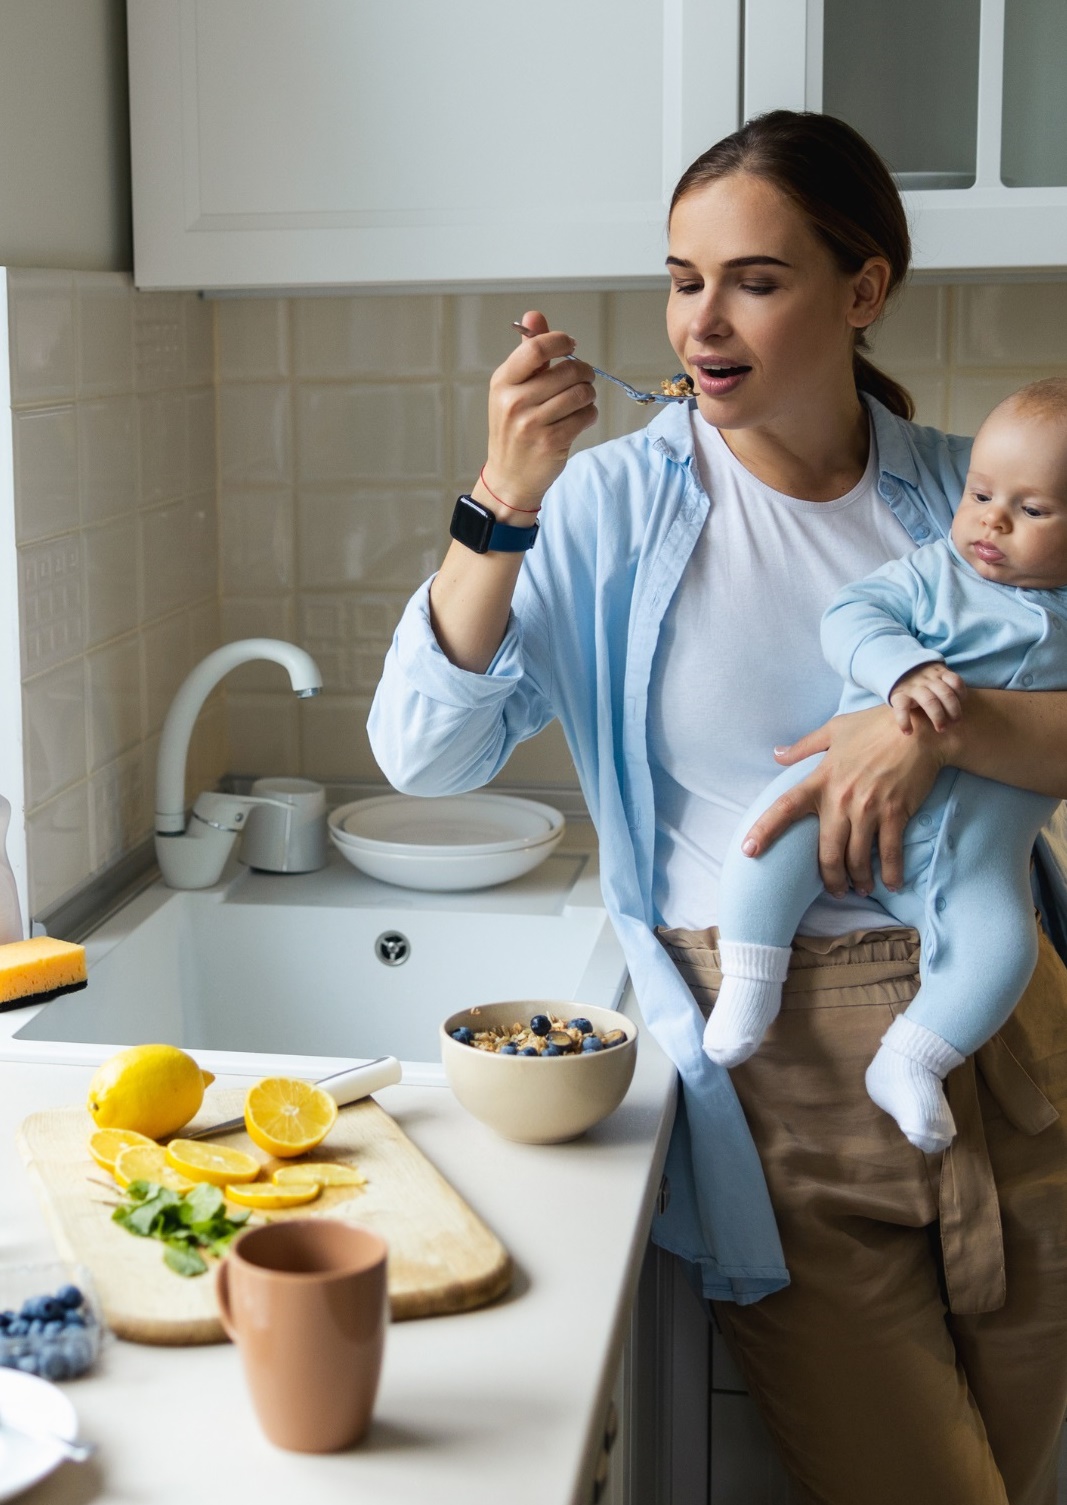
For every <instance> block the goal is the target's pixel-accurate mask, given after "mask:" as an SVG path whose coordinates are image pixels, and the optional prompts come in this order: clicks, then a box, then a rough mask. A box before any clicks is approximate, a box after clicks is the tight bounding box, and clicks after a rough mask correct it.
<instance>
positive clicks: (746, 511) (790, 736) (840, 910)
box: [649, 408, 916, 935]
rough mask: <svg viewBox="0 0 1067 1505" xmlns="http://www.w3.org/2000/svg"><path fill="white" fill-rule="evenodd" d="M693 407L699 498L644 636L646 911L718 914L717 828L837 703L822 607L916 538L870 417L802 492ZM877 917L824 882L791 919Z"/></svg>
mask: <svg viewBox="0 0 1067 1505" xmlns="http://www.w3.org/2000/svg"><path fill="white" fill-rule="evenodd" d="M692 423H693V432H694V439H695V442H696V453H697V465H698V469H699V474H700V479H701V481H702V483H703V486H704V489H705V491H706V492H707V494H708V496H709V497H710V498H711V507H710V509H709V512H708V516H707V518H706V520H705V523H704V527H703V529H702V530H701V534H700V537H699V539H698V540H697V544H696V547H695V549H694V550H693V553H692V556H691V557H690V559H689V561H688V563H687V565H686V568H685V571H684V573H683V575H682V578H681V580H680V581H679V584H678V589H677V590H676V592H675V594H674V598H673V600H672V601H671V603H670V606H669V607H668V608H667V613H666V616H665V618H664V621H663V627H662V630H661V633H660V639H659V644H658V646H657V649H656V658H655V663H654V667H653V674H652V687H651V691H650V696H649V759H650V764H651V772H652V779H653V784H654V787H655V805H656V851H655V877H654V882H653V901H654V903H655V907H656V910H657V918H658V919H659V921H660V922H661V923H663V924H666V925H669V926H684V927H686V928H689V929H701V928H703V927H704V926H705V925H714V924H715V922H716V917H717V914H718V893H719V877H720V874H721V871H722V859H723V854H724V852H725V850H726V843H727V841H728V840H729V839H730V837H731V836H732V835H733V833H734V831H735V829H736V827H737V823H738V820H739V818H740V816H741V815H742V814H743V812H744V811H745V810H746V809H747V807H748V806H749V805H750V804H751V803H752V801H753V800H754V799H755V798H756V796H757V795H758V794H759V792H760V791H761V789H762V788H763V787H764V785H765V784H767V783H768V782H769V781H770V780H771V779H773V778H774V777H775V776H776V774H778V773H780V772H781V769H780V767H779V765H778V764H777V763H776V762H775V761H774V755H773V749H774V748H775V747H776V746H782V745H783V744H787V743H790V742H794V741H795V740H796V739H797V738H798V737H799V736H801V735H802V733H804V732H808V731H812V730H814V728H815V727H817V726H820V725H821V724H822V723H823V722H824V721H826V720H827V719H828V718H829V717H830V716H832V715H833V714H834V712H835V711H836V709H837V703H838V700H839V698H840V695H841V681H840V679H839V678H838V676H837V675H836V674H835V673H834V671H833V670H832V669H831V668H830V667H829V665H828V664H827V663H826V661H825V660H824V658H823V656H822V649H821V647H820V645H819V622H820V619H821V617H822V614H823V612H824V611H825V610H826V608H827V606H829V604H830V601H831V600H832V598H833V597H834V595H835V594H836V593H837V591H838V590H840V588H841V587H842V586H843V585H845V584H847V583H848V582H849V581H850V580H858V579H859V578H860V577H862V576H864V575H868V574H870V572H871V571H872V570H874V569H877V568H878V566H879V565H882V564H885V562H886V561H887V560H889V559H898V558H900V557H902V556H903V555H905V554H910V553H911V552H912V550H913V549H914V548H915V547H916V544H915V543H914V541H913V540H912V539H911V538H910V537H909V535H908V533H907V531H906V530H905V529H904V528H903V527H902V525H901V524H900V523H899V522H897V520H896V518H895V517H894V515H893V513H892V512H891V511H890V509H889V507H888V506H887V505H886V503H885V502H883V501H882V499H881V497H880V496H879V495H878V492H877V489H876V482H877V477H878V457H877V455H876V453H875V444H874V433H873V429H872V432H871V447H870V456H869V458H868V461H867V468H866V470H865V471H864V473H863V475H862V477H861V478H860V481H859V483H858V484H857V485H856V486H854V487H853V489H852V490H851V491H850V492H849V493H848V494H847V495H846V496H843V497H839V498H838V499H837V501H833V502H805V501H800V500H798V499H797V498H796V497H791V496H785V495H784V494H783V493H782V492H779V491H773V490H772V489H771V488H770V487H769V486H766V485H764V484H763V482H762V481H759V480H757V479H756V477H755V476H753V475H751V474H750V473H749V472H748V471H747V470H746V469H745V468H744V466H743V465H742V464H741V463H740V461H738V460H737V459H736V458H735V457H734V455H733V453H732V452H731V450H730V449H729V447H728V445H727V443H726V441H725V440H724V439H723V437H722V435H721V434H720V433H719V431H718V429H716V428H713V427H712V426H711V424H709V423H707V422H706V420H705V419H703V418H702V417H701V416H700V413H699V412H698V411H697V410H696V409H695V408H694V409H693V410H692ZM884 918H885V911H884V910H883V909H882V908H881V906H880V905H878V904H877V903H875V901H874V900H873V899H862V898H860V897H858V896H857V895H856V894H853V893H850V894H849V896H848V897H847V898H845V899H832V898H830V896H829V895H823V896H822V897H821V898H819V899H818V900H817V901H816V903H815V904H813V905H812V907H811V908H810V909H809V910H808V912H807V914H806V915H805V916H804V920H803V922H802V924H801V927H800V928H801V930H802V931H803V932H804V933H805V934H808V935H843V934H844V933H845V932H846V931H849V930H854V929H859V928H861V927H862V926H871V925H878V924H880V923H881V922H882V921H883V920H884Z"/></svg>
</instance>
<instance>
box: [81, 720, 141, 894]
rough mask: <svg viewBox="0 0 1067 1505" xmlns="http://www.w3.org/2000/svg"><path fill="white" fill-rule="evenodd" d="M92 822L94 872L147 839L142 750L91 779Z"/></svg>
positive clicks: (109, 766)
mask: <svg viewBox="0 0 1067 1505" xmlns="http://www.w3.org/2000/svg"><path fill="white" fill-rule="evenodd" d="M89 820H90V841H91V853H92V865H93V870H94V871H98V870H99V869H100V868H102V867H106V866H107V865H108V864H109V863H112V862H116V861H117V860H118V859H119V858H120V857H121V856H122V855H123V853H124V852H128V851H130V850H131V848H133V847H135V846H136V845H137V844H138V842H141V841H143V840H144V839H145V837H146V836H148V834H149V832H150V831H151V829H152V822H151V818H150V809H149V799H148V790H147V788H146V783H145V771H144V755H143V752H142V749H141V748H140V747H135V748H134V749H133V750H132V751H131V752H128V753H126V755H125V756H124V757H121V758H116V759H115V761H114V763H109V764H108V765H107V767H106V768H101V769H100V770H99V771H98V772H97V773H94V774H93V776H92V777H91V778H90V780H89Z"/></svg>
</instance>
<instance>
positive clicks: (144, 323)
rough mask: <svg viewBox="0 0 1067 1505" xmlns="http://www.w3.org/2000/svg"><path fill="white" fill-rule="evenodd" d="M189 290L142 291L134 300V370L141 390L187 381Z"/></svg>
mask: <svg viewBox="0 0 1067 1505" xmlns="http://www.w3.org/2000/svg"><path fill="white" fill-rule="evenodd" d="M188 297H189V294H188V293H138V294H137V296H136V297H135V298H134V300H133V371H134V382H135V384H136V387H137V390H138V391H139V392H151V391H159V390H161V389H163V388H168V387H170V388H174V387H181V386H182V385H183V384H184V382H185V302H186V299H187V298H188Z"/></svg>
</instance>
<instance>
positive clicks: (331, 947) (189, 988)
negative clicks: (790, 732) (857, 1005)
mask: <svg viewBox="0 0 1067 1505" xmlns="http://www.w3.org/2000/svg"><path fill="white" fill-rule="evenodd" d="M570 835H571V833H570V831H568V837H570ZM572 841H573V838H572ZM85 947H86V956H87V962H88V973H89V981H88V985H87V987H86V988H84V989H82V990H79V991H78V992H75V993H70V994H66V995H64V996H62V997H60V998H56V999H54V1000H53V1001H52V1002H50V1003H46V1004H43V1005H36V1006H33V1007H30V1008H27V1009H22V1010H18V1011H16V1012H15V1013H13V1014H10V1015H6V1016H0V1023H2V1024H3V1025H4V1026H5V1028H4V1029H3V1038H0V1059H9V1060H10V1059H16V1060H25V1061H30V1060H32V1061H45V1062H57V1063H87V1062H88V1063H93V1062H97V1061H102V1060H104V1059H106V1057H107V1056H109V1055H111V1054H112V1053H113V1052H114V1051H115V1050H117V1049H119V1048H121V1047H122V1046H124V1045H133V1044H138V1043H141V1042H144V1041H168V1042H170V1043H172V1044H175V1045H180V1046H182V1047H184V1048H185V1049H187V1050H190V1051H192V1052H194V1053H195V1055H196V1057H197V1059H198V1061H200V1063H201V1064H202V1065H203V1066H205V1067H207V1069H208V1070H211V1071H214V1072H216V1074H219V1073H223V1072H229V1073H238V1074H248V1075H255V1076H262V1075H264V1074H268V1073H270V1072H288V1073H292V1074H296V1075H302V1076H308V1077H313V1076H324V1075H326V1074H327V1073H328V1072H330V1071H332V1070H337V1069H338V1068H339V1067H340V1066H342V1065H344V1064H347V1063H350V1062H352V1061H359V1060H369V1059H373V1058H374V1057H376V1056H382V1055H394V1056H398V1057H399V1058H400V1059H401V1061H402V1062H403V1063H404V1077H405V1080H407V1081H411V1082H426V1083H429V1082H443V1080H444V1076H443V1072H442V1069H441V1066H440V1059H439V1047H438V1039H437V1029H438V1025H439V1024H440V1022H441V1020H442V1019H444V1018H445V1017H446V1016H447V1015H448V1014H451V1013H453V1012H455V1011H456V1010H458V1009H461V1008H469V1007H470V1006H471V1005H472V1004H479V1003H495V1002H502V1001H505V1000H508V999H512V998H514V999H516V1000H524V999H537V1000H557V1001H559V1003H560V1005H561V1011H563V1012H575V1011H576V1006H578V1005H581V1004H583V1003H587V1004H599V1005H600V1006H602V1007H606V1008H614V1007H616V1006H617V1005H618V1002H619V999H620V997H621V994H622V990H623V987H624V985H625V981H626V969H625V961H624V959H623V955H622V951H621V949H620V947H619V944H618V941H617V939H616V937H615V933H614V930H613V929H612V927H611V923H610V921H609V919H608V916H607V913H606V911H605V909H604V907H603V901H602V899H601V895H600V886H599V875H598V869H597V863H596V857H595V854H594V853H593V852H590V851H588V850H587V851H576V850H573V849H571V850H568V849H566V848H565V847H561V848H559V849H557V852H556V853H554V854H553V856H551V857H549V858H548V859H547V860H546V861H545V862H544V863H542V864H541V866H540V867H539V868H537V869H535V870H534V871H533V872H532V873H528V874H526V875H525V876H524V877H522V878H519V879H516V880H515V881H514V882H511V883H507V884H503V885H501V886H499V887H496V888H492V889H485V890H482V891H480V892H474V893H462V894H457V893H428V892H426V893H423V892H418V891H415V890H412V889H401V888H396V887H394V886H392V885H390V884H385V883H380V882H378V881H376V880H375V879H373V878H369V877H367V876H365V875H363V874H361V873H357V872H356V871H355V870H354V869H353V868H351V867H350V866H348V865H347V864H344V863H342V862H341V861H340V859H339V858H337V856H336V854H333V853H331V860H330V862H329V863H328V865H327V867H326V868H324V869H323V870H322V871H320V872H318V873H311V874H304V875H300V876H281V875H276V874H267V873H258V872H252V871H250V870H248V869H246V868H243V867H241V866H240V864H239V863H237V862H232V863H231V865H230V867H228V868H227V870H226V872H224V874H223V880H222V882H220V883H219V884H218V885H216V886H215V887H214V888H212V889H207V890H197V891H177V890H172V889H168V888H166V887H164V886H163V885H162V883H158V882H157V883H156V884H154V885H153V886H152V887H150V888H148V889H147V890H145V891H144V892H143V893H141V894H140V895H138V896H137V898H135V899H134V900H132V901H131V903H129V904H128V905H126V907H125V908H124V909H122V910H121V911H120V912H119V913H118V914H117V915H115V916H113V917H112V918H111V919H109V920H108V921H107V922H106V923H104V924H103V925H102V926H100V928H99V929H98V930H96V931H94V932H93V933H92V934H91V935H90V936H89V937H88V939H87V940H86V941H85ZM12 1026H14V1027H12ZM9 1031H10V1033H9Z"/></svg>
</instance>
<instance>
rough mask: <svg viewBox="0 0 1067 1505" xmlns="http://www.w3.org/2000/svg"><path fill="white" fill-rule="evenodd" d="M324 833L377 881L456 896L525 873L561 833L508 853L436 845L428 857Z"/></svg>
mask: <svg viewBox="0 0 1067 1505" xmlns="http://www.w3.org/2000/svg"><path fill="white" fill-rule="evenodd" d="M329 834H330V840H331V841H332V842H333V844H334V846H335V847H336V848H337V850H338V851H339V852H340V854H341V856H342V857H343V858H344V859H345V861H346V862H350V863H351V864H352V866H353V867H354V868H358V869H359V871H360V872H361V873H366V874H367V875H368V877H370V878H377V879H378V880H379V881H380V882H381V883H395V884H396V885H397V887H398V888H417V889H422V890H423V891H426V890H430V891H432V892H435V893H442V892H446V893H462V892H465V891H466V890H468V889H475V888H492V887H494V886H495V885H496V884H498V883H510V882H511V881H512V880H513V879H515V878H521V877H522V875H523V874H524V873H529V872H531V871H532V870H533V869H534V868H535V867H538V866H539V865H540V864H541V863H542V862H544V860H545V858H546V857H547V856H549V854H550V853H551V852H553V851H554V850H555V848H556V847H557V846H558V844H559V841H560V838H561V837H562V835H563V830H562V827H561V828H560V830H558V831H557V832H556V833H555V835H554V836H550V837H548V838H547V840H545V841H539V842H538V843H537V845H536V846H525V847H517V848H514V849H512V850H510V851H504V852H493V851H488V852H478V851H475V852H457V851H456V850H455V849H453V848H449V847H440V848H438V850H437V851H436V852H431V853H429V854H427V853H424V852H417V851H414V852H413V851H403V850H402V851H390V849H389V848H388V847H386V846H362V845H361V846H357V845H356V844H355V843H354V842H350V841H342V840H339V839H338V836H337V833H336V831H334V830H332V829H331V831H330V833H329Z"/></svg>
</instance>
